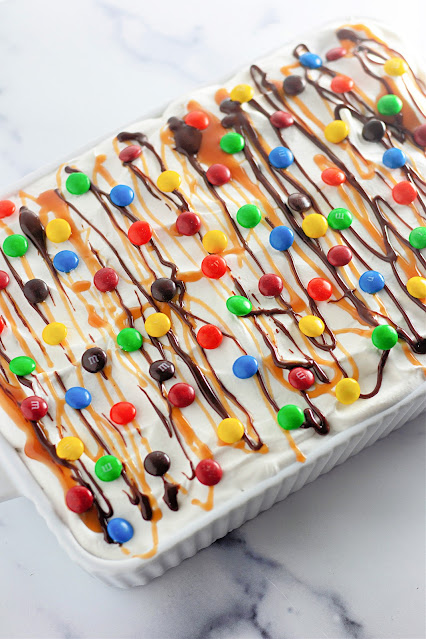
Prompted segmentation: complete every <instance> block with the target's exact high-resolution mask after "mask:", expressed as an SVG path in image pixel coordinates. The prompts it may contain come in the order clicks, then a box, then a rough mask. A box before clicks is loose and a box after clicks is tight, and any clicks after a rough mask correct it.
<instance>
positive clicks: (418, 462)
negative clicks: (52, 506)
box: [0, 0, 426, 639]
mask: <svg viewBox="0 0 426 639" xmlns="http://www.w3.org/2000/svg"><path fill="white" fill-rule="evenodd" d="M421 5H422V3H421V0H419V1H418V2H416V1H414V0H407V1H406V2H405V5H404V6H405V11H404V12H401V13H398V14H390V15H389V16H388V17H387V20H388V21H389V22H390V24H391V25H392V24H394V25H395V23H396V24H397V27H399V28H401V29H402V30H403V31H405V32H408V31H409V32H410V34H411V35H410V39H411V42H412V44H413V45H414V46H418V47H419V48H420V45H421V43H422V42H423V33H422V31H423V24H422V20H416V19H415V17H416V15H417V14H418V15H420V13H421V11H424V10H423V9H421ZM160 6H161V10H160V11H158V10H157V11H156V9H157V7H160ZM247 6H248V5H247ZM241 7H242V4H241V0H215V2H214V3H211V4H210V3H202V2H200V0H198V1H196V0H186V1H185V2H183V3H180V4H178V3H176V2H171V0H163V1H162V3H161V5H159V4H158V3H147V2H135V1H134V0H98V1H96V0H73V2H67V1H65V0H38V2H34V1H33V0H8V1H6V2H1V0H0V60H1V67H0V188H3V187H6V186H7V184H8V183H10V182H12V181H14V180H17V179H18V178H20V177H22V176H23V175H25V174H26V173H28V172H29V171H32V170H34V169H36V168H38V167H40V166H41V165H43V164H44V163H47V162H51V161H52V159H55V158H60V157H61V156H64V155H66V154H67V153H71V152H72V151H73V150H74V149H75V148H78V147H79V146H82V145H83V144H85V143H86V142H87V140H88V139H90V138H96V137H98V136H100V135H102V134H103V133H106V132H109V131H111V130H113V129H115V128H117V126H118V127H119V126H121V125H123V124H124V123H126V122H131V121H132V120H135V119H136V118H137V117H139V116H140V115H142V114H143V113H144V112H148V111H149V110H151V109H153V108H155V107H158V105H162V104H164V103H165V102H167V100H169V99H170V98H172V97H176V96H177V95H179V94H180V93H183V92H184V91H188V90H190V89H191V88H192V87H196V86H198V85H200V84H203V83H204V84H205V83H208V82H209V81H210V80H216V79H218V78H221V77H224V76H226V75H227V74H228V73H229V72H230V71H232V70H234V69H235V68H237V67H238V66H239V65H241V64H243V63H246V62H249V61H250V60H252V59H254V58H256V57H257V56H259V55H262V54H264V53H267V52H268V51H269V50H270V49H271V48H273V47H274V46H275V45H277V46H278V45H279V44H281V43H283V42H284V41H286V40H288V39H290V38H292V37H294V35H295V34H297V33H301V32H303V31H304V30H305V29H309V28H315V26H316V25H320V24H322V23H323V22H324V21H326V20H328V19H335V18H340V17H342V19H343V20H345V19H347V18H348V15H345V13H344V10H343V9H341V10H339V14H336V13H335V12H334V8H335V3H334V2H333V1H332V0H327V1H326V0H323V1H322V2H321V3H315V6H314V3H313V2H305V3H303V5H300V6H297V7H296V8H295V9H292V10H290V4H289V3H288V2H281V3H279V2H276V0H263V1H262V3H258V6H257V7H256V8H252V7H250V11H242V10H241ZM342 7H343V5H342ZM389 8H390V3H389V2H387V1H385V0H376V1H375V2H374V3H372V2H371V1H370V0H357V3H356V12H355V13H356V15H362V16H366V15H367V16H371V17H375V18H379V19H384V17H385V16H386V13H387V12H388V10H389ZM424 421H425V420H424V415H423V418H422V417H420V418H418V419H417V420H415V421H414V422H411V423H409V424H407V425H406V426H404V427H403V428H402V429H400V430H399V431H397V432H395V433H393V434H392V435H390V436H389V437H388V438H386V439H385V440H382V441H381V442H378V443H377V444H375V445H374V446H373V447H371V448H370V449H368V450H365V451H363V452H362V453H360V454H359V455H358V456H357V457H355V458H353V459H351V460H349V461H348V462H346V463H345V464H344V465H343V466H340V467H338V468H336V469H334V470H333V471H332V472H330V473H329V474H327V475H326V476H323V477H321V478H320V479H318V480H317V481H316V482H314V483H313V484H311V485H309V486H307V487H305V488H304V489H302V490H301V491H299V492H298V493H296V494H294V495H291V496H290V497H289V498H288V499H287V500H286V501H284V502H282V503H280V504H278V505H276V506H274V507H273V508H272V509H271V510H270V511H268V512H266V513H264V514H262V515H260V516H259V517H257V518H256V519H255V520H254V521H252V522H249V523H247V524H246V525H244V526H243V527H242V528H240V529H239V530H237V531H235V532H234V533H232V534H230V535H228V536H227V537H226V538H225V539H223V540H221V541H218V542H216V543H215V544H214V545H213V546H211V547H210V548H209V549H207V550H204V551H202V552H200V553H199V554H198V555H197V556H195V557H193V558H192V559H189V560H187V561H185V562H184V563H183V564H182V565H181V566H179V567H178V568H175V569H173V570H172V571H169V572H168V573H167V574H166V575H164V576H163V577H161V578H159V579H157V580H155V581H154V582H152V583H151V584H149V585H148V586H145V587H143V588H137V589H134V590H132V591H121V590H115V589H113V588H110V587H108V586H106V585H104V584H102V583H99V582H97V581H95V580H94V579H93V578H92V577H90V576H89V575H86V574H85V573H84V572H83V571H82V570H81V569H80V568H79V567H78V566H76V565H75V564H73V563H72V561H71V560H70V559H69V558H68V557H67V556H66V555H65V553H64V552H63V551H62V549H60V547H59V546H58V544H57V542H56V540H55V538H54V537H53V536H52V534H51V532H50V531H49V530H48V528H47V526H46V524H45V523H44V521H43V520H42V519H41V518H40V517H39V515H38V514H37V512H36V510H35V508H34V506H33V505H32V504H31V503H30V502H29V501H27V500H25V499H23V498H18V499H15V500H11V501H7V502H4V503H2V504H0V533H1V534H0V575H1V580H0V619H1V622H0V637H1V638H3V639H6V638H7V639H9V638H11V637H14V638H15V637H25V638H30V639H38V638H43V639H53V638H61V639H65V638H78V639H80V638H81V639H83V638H86V637H87V638H90V639H96V638H98V637H102V638H103V639H107V638H109V637H114V638H115V639H122V638H138V639H139V638H141V639H198V638H200V639H258V638H259V639H260V638H263V639H297V638H300V639H323V638H325V639H345V638H354V639H355V638H356V639H367V638H368V639H372V638H377V639H381V638H383V639H402V638H404V639H422V638H423V637H424V636H425V633H426V629H425V625H424V619H425V605H424V601H425V599H424V586H425V578H424V566H425V542H424V540H425V520H424V503H425V433H424Z"/></svg>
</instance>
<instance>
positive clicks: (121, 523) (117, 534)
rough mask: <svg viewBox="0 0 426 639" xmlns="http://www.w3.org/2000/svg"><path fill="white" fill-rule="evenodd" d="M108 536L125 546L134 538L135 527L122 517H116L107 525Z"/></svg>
mask: <svg viewBox="0 0 426 639" xmlns="http://www.w3.org/2000/svg"><path fill="white" fill-rule="evenodd" d="M107 531H108V535H109V536H110V537H111V539H112V540H113V541H116V542H117V543H119V544H124V543H125V542H126V541H129V539H131V538H132V537H133V526H132V524H130V523H129V522H128V521H127V519H122V518H121V517H115V518H114V519H110V520H109V522H108V525H107Z"/></svg>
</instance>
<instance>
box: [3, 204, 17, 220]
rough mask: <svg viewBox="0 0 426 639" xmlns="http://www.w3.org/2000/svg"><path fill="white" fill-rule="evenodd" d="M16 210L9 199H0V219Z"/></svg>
mask: <svg viewBox="0 0 426 639" xmlns="http://www.w3.org/2000/svg"><path fill="white" fill-rule="evenodd" d="M15 211H16V204H15V203H14V202H12V201H11V200H0V219H3V218H4V217H9V216H10V215H13V214H14V213H15Z"/></svg>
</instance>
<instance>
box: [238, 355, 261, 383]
mask: <svg viewBox="0 0 426 639" xmlns="http://www.w3.org/2000/svg"><path fill="white" fill-rule="evenodd" d="M258 369H259V363H258V361H257V359H256V358H255V357H253V356H252V355H241V357H238V358H237V359H236V360H235V362H234V363H233V365H232V372H233V373H234V375H235V377H238V379H249V378H250V377H253V375H256V373H257V371H258Z"/></svg>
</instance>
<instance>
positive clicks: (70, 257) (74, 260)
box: [53, 251, 80, 273]
mask: <svg viewBox="0 0 426 639" xmlns="http://www.w3.org/2000/svg"><path fill="white" fill-rule="evenodd" d="M79 261H80V260H79V259H78V255H77V253H74V251H59V253H56V255H55V257H54V258H53V266H54V267H55V268H56V270H57V271H61V273H69V272H70V271H73V270H74V269H75V268H77V266H78V263H79Z"/></svg>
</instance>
